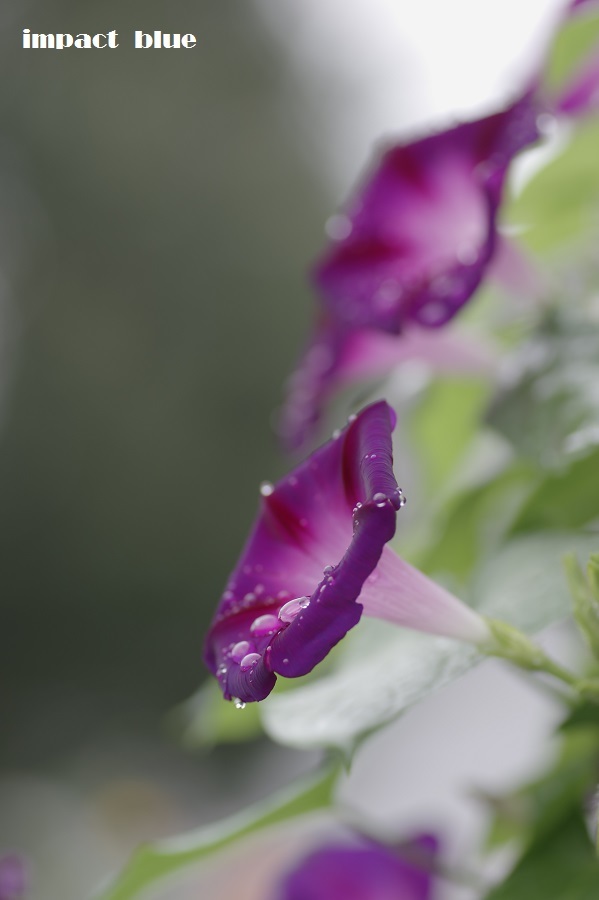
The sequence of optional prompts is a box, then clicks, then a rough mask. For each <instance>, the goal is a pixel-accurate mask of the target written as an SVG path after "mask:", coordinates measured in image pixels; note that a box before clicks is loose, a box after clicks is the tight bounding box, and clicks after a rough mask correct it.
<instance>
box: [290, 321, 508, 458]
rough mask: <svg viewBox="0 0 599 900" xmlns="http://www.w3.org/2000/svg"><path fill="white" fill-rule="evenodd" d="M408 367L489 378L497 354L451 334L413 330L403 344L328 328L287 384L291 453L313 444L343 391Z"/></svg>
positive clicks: (380, 335)
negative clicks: (333, 400)
mask: <svg viewBox="0 0 599 900" xmlns="http://www.w3.org/2000/svg"><path fill="white" fill-rule="evenodd" d="M407 362H420V363H423V364H424V365H425V366H426V367H427V369H429V370H430V371H432V372H435V373H454V374H455V373H461V374H466V375H482V376H487V375H489V374H490V373H491V372H492V371H493V368H494V364H495V362H496V354H495V351H494V348H493V347H492V346H491V345H490V344H489V343H487V342H486V341H484V340H483V339H482V338H480V337H479V338H477V339H476V340H475V339H473V338H469V337H467V336H465V335H461V334H458V333H456V332H455V331H454V330H453V329H451V328H447V329H428V328H421V327H418V326H413V325H410V326H408V327H407V328H406V329H405V331H404V332H403V333H402V335H401V337H400V338H399V339H398V338H397V337H396V336H395V335H391V334H388V333H387V332H384V331H378V330H377V329H374V328H346V327H344V326H343V325H335V324H333V323H331V322H328V323H323V324H321V325H320V326H319V327H318V328H317V329H316V331H315V334H314V335H313V337H312V339H311V341H310V343H309V345H308V347H307V349H306V351H305V352H304V354H303V356H302V359H301V361H300V363H299V365H298V367H297V369H296V371H295V372H294V373H293V375H292V376H291V377H290V378H289V380H288V382H287V396H286V398H285V403H284V405H283V408H282V410H281V413H280V416H279V422H278V432H279V436H280V438H281V440H282V442H283V444H284V445H285V447H286V448H287V449H289V450H298V449H299V448H300V447H302V446H303V445H304V444H305V443H306V442H307V441H308V440H309V438H310V437H311V435H312V433H313V431H314V429H315V427H316V425H317V423H318V422H319V420H320V418H321V415H322V410H323V409H324V407H325V404H326V403H327V401H328V400H329V398H330V397H331V396H333V395H334V394H335V393H337V392H338V391H340V390H341V389H342V388H344V387H346V386H348V385H352V384H356V383H358V382H360V381H364V380H374V379H377V378H383V377H384V376H386V375H388V373H389V372H390V371H392V370H393V369H396V368H397V367H399V366H401V365H402V364H403V363H407Z"/></svg>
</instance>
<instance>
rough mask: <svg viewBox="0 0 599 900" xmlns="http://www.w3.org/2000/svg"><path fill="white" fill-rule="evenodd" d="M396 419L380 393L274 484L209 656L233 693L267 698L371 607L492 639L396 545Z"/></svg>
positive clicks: (440, 629) (220, 613)
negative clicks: (398, 551) (392, 544)
mask: <svg viewBox="0 0 599 900" xmlns="http://www.w3.org/2000/svg"><path fill="white" fill-rule="evenodd" d="M394 425H395V414H394V412H393V410H392V409H391V408H390V407H389V406H388V405H387V403H385V402H384V401H381V402H379V403H374V404H372V405H371V406H368V407H366V408H365V409H364V410H362V412H361V413H359V415H357V416H353V417H352V418H351V420H350V422H349V423H348V425H347V427H346V428H344V429H343V430H342V431H340V432H338V433H337V434H336V435H335V436H334V437H333V438H332V440H330V441H329V442H328V443H326V444H325V445H324V446H322V447H321V448H320V449H318V450H317V451H316V452H315V453H313V454H312V455H311V456H310V457H309V458H308V459H307V460H306V461H305V462H304V463H302V464H301V465H300V466H298V467H297V468H296V469H295V470H294V471H293V472H292V473H291V474H290V475H288V476H287V477H286V478H283V479H282V480H281V481H280V482H279V483H278V484H277V485H276V486H273V485H270V484H269V485H263V487H262V501H261V507H260V511H259V515H258V519H257V521H256V523H255V525H254V528H253V530H252V533H251V535H250V537H249V540H248V542H247V544H246V546H245V548H244V550H243V553H242V555H241V558H240V560H239V562H238V564H237V566H236V568H235V570H234V572H233V575H232V577H231V579H230V581H229V583H228V584H227V587H226V590H225V592H224V594H223V596H222V598H221V600H220V603H219V605H218V608H217V611H216V615H215V617H214V620H213V622H212V625H211V627H210V630H209V633H208V637H207V641H206V649H205V660H206V664H207V665H208V668H209V669H210V670H211V671H212V672H213V673H214V674H215V675H216V677H217V679H218V681H219V684H220V686H221V688H222V691H223V694H224V696H225V698H226V699H232V698H235V699H236V700H237V701H238V702H242V703H245V702H247V701H251V700H262V699H263V698H264V697H266V696H267V695H268V694H269V693H270V692H271V690H272V689H273V687H274V685H275V681H276V678H277V674H280V675H286V676H289V677H297V676H300V675H305V674H307V673H308V672H311V671H312V669H313V668H314V667H315V666H316V665H317V664H318V663H319V662H321V660H323V659H324V658H325V656H326V655H327V654H328V653H329V651H330V650H331V649H332V647H334V646H335V644H337V643H338V642H339V641H340V640H341V639H342V638H343V637H344V635H345V634H346V633H347V632H348V631H349V630H350V629H351V628H353V627H354V625H357V623H358V622H359V620H360V617H361V615H362V613H363V612H365V613H366V614H367V615H371V616H376V617H379V618H383V619H386V620H388V621H391V622H395V623H396V624H399V625H405V626H407V627H410V628H416V629H418V630H421V631H429V632H432V633H435V634H443V635H447V636H450V637H456V638H459V639H463V640H469V641H473V642H474V643H483V642H485V641H486V640H487V639H488V637H489V631H488V628H487V625H486V624H485V622H484V621H483V619H481V618H480V617H479V616H478V615H477V614H476V613H475V612H474V611H473V610H471V609H469V608H468V607H466V606H464V605H463V604H462V603H460V601H459V600H457V599H456V598H455V597H453V596H452V595H451V594H449V593H448V592H447V591H445V590H444V589H443V588H441V587H440V586H439V585H436V584H435V583H434V582H432V581H430V579H428V578H427V577H426V576H424V575H423V574H422V573H420V572H418V571H417V570H416V569H413V568H412V567H411V566H409V565H408V564H407V563H406V562H404V561H403V560H402V559H400V557H399V556H397V555H396V554H395V553H393V552H392V551H391V550H390V549H389V548H387V547H386V544H387V543H388V542H389V541H390V540H391V538H392V537H393V536H394V534H395V525H396V517H397V512H398V510H399V509H401V507H402V505H403V502H404V501H403V497H402V492H401V490H400V489H399V488H398V486H397V482H396V480H395V476H394V474H393V457H392V448H391V432H392V430H393V427H394Z"/></svg>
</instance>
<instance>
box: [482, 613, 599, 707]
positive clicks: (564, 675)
mask: <svg viewBox="0 0 599 900" xmlns="http://www.w3.org/2000/svg"><path fill="white" fill-rule="evenodd" d="M486 621H487V625H488V626H489V630H490V632H491V640H490V641H488V642H487V643H486V644H484V645H482V646H481V650H482V651H483V652H484V653H486V654H487V655H488V656H498V657H501V658H502V659H508V660H510V662H513V663H514V664H515V665H517V666H519V667H520V668H521V669H527V670H528V671H533V672H546V673H547V674H548V675H553V677H554V678H557V679H558V680H559V681H562V682H564V684H567V685H568V687H570V688H572V689H573V690H574V691H576V693H578V694H580V695H581V696H582V697H584V698H585V699H587V700H592V701H594V702H596V703H599V681H596V680H593V679H585V678H579V677H578V676H577V675H574V673H573V672H570V671H569V670H568V669H566V668H564V666H561V665H560V664H559V663H557V662H555V660H553V659H551V657H549V656H547V654H546V653H545V651H544V650H542V649H541V647H539V646H538V644H535V643H533V641H531V640H530V638H528V637H527V636H526V635H525V634H523V633H522V632H521V631H518V629H517V628H513V627H512V626H511V625H508V624H507V623H506V622H500V621H499V620H497V619H487V620H486Z"/></svg>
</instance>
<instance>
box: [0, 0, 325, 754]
mask: <svg viewBox="0 0 599 900" xmlns="http://www.w3.org/2000/svg"><path fill="white" fill-rule="evenodd" d="M8 12H9V10H5V16H6V19H9V20H10V21H6V22H5V24H4V29H3V35H2V44H3V46H2V66H3V69H4V71H3V75H4V77H3V84H4V87H3V89H2V92H1V97H2V108H1V116H2V134H3V138H2V144H1V155H0V166H1V168H2V181H3V182H4V190H3V194H4V197H5V202H4V203H3V204H2V207H3V208H2V209H1V210H0V215H1V217H2V220H3V221H2V225H3V229H2V230H3V232H4V233H5V234H8V236H9V240H8V242H7V245H5V247H4V248H2V256H4V255H5V254H6V252H7V249H10V247H11V244H12V245H15V244H16V245H18V247H17V249H18V259H17V262H16V264H15V255H14V254H13V257H12V259H9V260H8V261H7V270H8V283H9V291H8V295H7V297H6V300H5V305H6V307H7V314H6V315H5V316H4V320H5V325H4V328H5V329H8V328H10V330H9V331H8V333H6V332H5V335H3V345H4V354H5V357H7V358H5V360H4V361H3V363H4V377H5V380H6V382H7V383H6V384H5V385H4V386H3V395H4V402H3V409H2V422H1V429H2V431H1V435H0V498H1V499H0V548H1V549H0V554H1V556H0V572H1V573H2V634H3V641H2V652H1V653H0V683H1V684H2V693H1V699H0V704H1V705H0V721H2V732H3V737H2V744H1V750H0V753H1V755H2V761H3V762H4V763H5V764H15V763H18V764H19V765H22V764H30V763H31V764H35V763H37V762H39V761H40V760H46V761H47V760H48V758H52V757H54V756H57V757H58V756H60V754H62V753H64V752H65V750H66V749H67V748H68V749H69V750H72V749H73V747H74V745H76V744H77V742H78V741H79V740H80V738H81V737H82V736H84V738H85V741H86V742H89V741H90V739H93V736H94V734H102V733H103V732H105V730H106V728H107V727H109V728H111V729H118V728H126V729H127V730H133V731H137V730H138V729H141V730H142V731H146V732H154V731H155V730H156V729H157V728H158V727H159V719H160V714H161V713H162V712H163V711H164V710H166V709H168V708H169V707H170V705H171V704H173V703H175V702H177V701H179V700H181V699H182V698H183V697H185V696H186V695H187V694H189V693H190V692H191V691H192V690H193V689H194V688H195V687H196V686H197V684H198V682H199V680H200V679H201V678H202V677H203V666H202V661H201V647H202V637H203V633H204V630H205V627H206V624H207V622H208V620H209V617H210V615H211V613H212V611H213V609H214V606H215V602H216V600H217V598H218V596H219V592H220V590H221V589H222V585H223V582H224V580H225V578H226V576H227V574H228V570H229V569H230V567H231V565H232V564H233V562H234V561H235V559H236V556H237V554H238V552H239V548H240V545H241V542H242V541H243V539H244V538H245V534H246V532H247V528H248V524H249V522H250V521H251V517H252V515H253V511H254V508H255V505H256V502H257V486H258V484H259V482H260V481H261V480H262V479H264V478H272V477H275V476H276V475H277V474H279V472H280V471H282V463H281V461H280V459H279V455H278V452H277V449H276V446H275V441H274V437H273V433H272V428H271V425H270V418H271V414H272V412H273V410H274V409H275V408H276V406H277V405H278V403H279V402H280V398H281V392H282V388H281V385H282V382H283V379H284V378H285V376H286V375H287V374H288V372H289V370H290V367H291V365H292V363H293V361H294V358H295V356H296V355H297V353H298V352H299V349H300V346H301V342H302V340H303V336H304V332H305V330H306V329H307V326H308V321H309V316H310V305H309V303H308V291H307V288H306V287H305V285H304V280H303V270H304V268H305V265H306V262H307V261H308V260H309V259H310V257H311V256H312V255H313V253H314V252H315V250H316V249H317V247H318V244H319V242H320V239H321V234H322V222H323V220H324V218H325V214H326V206H325V204H326V200H325V201H323V200H322V199H321V198H320V197H319V194H318V191H317V187H316V185H315V184H314V182H313V179H312V177H311V175H310V173H309V172H308V171H307V170H306V168H305V165H304V164H303V163H302V161H301V151H302V148H301V147H298V145H297V141H296V140H295V135H292V134H291V133H290V132H289V127H288V126H289V123H288V122H287V121H286V119H285V116H284V115H282V111H281V108H280V105H279V100H280V96H279V93H278V73H277V62H276V60H275V58H274V50H273V48H272V45H271V44H270V43H269V42H268V40H267V38H266V37H265V35H264V33H263V31H262V30H261V29H260V28H259V25H258V23H257V22H256V19H255V16H252V14H251V10H250V9H248V5H247V4H246V3H241V2H229V3H226V4H214V3H210V4H209V3H207V2H206V3H200V4H198V3H191V2H185V0H175V2H171V3H168V4H166V3H156V2H154V3H148V2H145V0H144V2H131V3H128V4H126V6H124V5H123V4H119V3H116V2H112V3H110V2H109V3H102V4H101V5H100V4H97V3H88V4H81V3H80V2H77V3H75V2H57V0H53V2H51V3H48V2H44V3H42V2H37V3H29V4H27V6H26V8H25V9H18V8H17V6H16V4H15V6H14V8H13V9H12V13H13V15H12V16H9V15H8ZM23 27H30V28H31V29H32V30H37V31H40V32H43V31H71V32H73V31H86V32H90V33H93V32H96V31H98V30H99V31H106V30H108V29H110V28H117V30H118V31H119V34H120V38H119V39H120V42H121V47H120V48H119V49H118V50H116V51H112V52H111V51H108V50H107V51H104V52H92V51H89V52H76V51H70V52H68V51H65V52H62V53H58V52H54V53H52V52H37V53H36V52H25V51H23V50H21V49H20V46H19V43H20V30H21V28H23ZM135 28H143V29H144V30H147V31H151V30H153V29H154V28H161V29H162V30H163V31H168V30H171V31H179V32H186V31H191V32H194V33H195V34H196V35H197V36H198V46H197V47H196V48H195V49H194V50H189V51H183V50H181V51H170V52H169V51H166V50H163V51H161V52H160V51H153V52H150V51H146V52H142V51H134V50H133V49H132V43H133V40H132V39H133V31H134V29H135ZM6 201H7V202H6Z"/></svg>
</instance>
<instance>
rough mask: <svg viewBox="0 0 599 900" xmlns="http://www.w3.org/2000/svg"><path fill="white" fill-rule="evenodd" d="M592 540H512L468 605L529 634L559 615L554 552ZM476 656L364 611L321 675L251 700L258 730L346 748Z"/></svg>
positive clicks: (481, 576) (585, 550)
mask: <svg viewBox="0 0 599 900" xmlns="http://www.w3.org/2000/svg"><path fill="white" fill-rule="evenodd" d="M595 547H596V539H595V538H594V537H592V536H591V537H589V536H588V535H579V534H576V533H565V534H556V533H551V534H541V535H538V534H535V535H527V536H525V537H521V538H518V539H517V540H514V541H512V542H510V543H509V544H507V545H506V546H505V547H504V548H502V549H501V550H500V551H499V552H498V553H497V554H496V555H495V556H494V557H493V559H491V560H490V561H488V562H487V563H485V564H484V565H483V566H482V567H481V568H480V570H479V571H478V572H477V574H476V578H475V582H474V586H473V588H472V596H473V597H475V598H476V601H477V602H476V603H473V605H476V606H477V608H479V609H480V610H481V611H482V612H484V613H485V614H486V615H488V616H490V617H493V618H497V619H504V620H505V621H507V622H509V623H511V624H512V625H514V626H516V627H517V628H521V629H523V630H525V631H528V632H531V633H534V632H536V631H539V630H540V629H541V628H544V627H545V626H547V625H549V624H551V623H552V622H555V621H558V620H560V619H563V618H565V617H566V616H567V615H568V612H569V606H570V599H569V593H568V589H567V586H566V583H565V579H564V576H563V572H562V570H561V558H562V556H563V555H564V553H566V552H568V551H569V550H574V551H575V552H578V553H580V554H584V555H585V556H586V555H588V554H589V552H591V550H593V549H595ZM479 659H480V656H478V655H477V654H476V652H475V651H474V650H473V649H472V648H471V647H469V646H467V645H465V644H461V643H459V642H456V641H451V640H448V639H444V638H435V637H432V636H431V635H425V634H419V633H416V632H412V631H408V630H407V629H401V628H397V627H396V626H393V625H389V624H387V623H384V622H378V621H373V620H369V619H365V618H364V619H363V620H362V621H361V622H360V624H359V625H358V627H357V628H356V629H355V630H354V631H353V632H350V634H349V635H348V636H347V637H346V638H345V639H344V640H343V642H342V644H341V645H340V650H339V654H338V657H337V664H336V667H335V669H334V670H333V671H332V672H331V673H330V674H328V675H327V676H326V677H324V678H322V679H320V680H318V681H315V682H313V683H311V684H309V685H305V686H303V685H301V686H298V687H296V688H295V689H293V690H288V691H286V692H285V693H284V694H281V695H279V696H277V695H272V696H271V697H269V698H268V699H267V700H266V701H264V702H263V703H261V704H260V711H261V714H262V720H263V723H264V727H265V729H266V731H267V733H268V734H269V735H270V736H271V737H272V738H273V739H274V740H276V741H278V742H279V743H282V744H288V745H290V746H294V747H300V748H314V747H336V748H338V749H340V750H341V751H342V752H343V753H344V754H346V755H350V754H351V753H352V752H353V750H354V749H355V747H356V746H357V745H358V743H359V742H360V741H361V740H362V739H363V738H364V736H365V735H367V734H369V733H370V732H371V731H374V730H376V729H377V728H380V727H381V726H382V725H384V724H385V723H387V722H389V721H391V720H392V719H394V718H395V717H396V716H398V715H399V714H400V713H401V712H403V711H404V710H405V709H407V708H408V707H409V706H411V705H412V704H414V703H416V702H417V701H418V700H420V699H421V698H423V697H425V696H426V695H427V694H428V693H430V692H431V691H433V690H436V689H438V688H439V687H441V686H442V685H444V684H446V683H447V682H449V681H451V680H452V679H454V678H455V677H457V676H458V675H459V674H461V673H462V672H464V671H465V670H466V669H468V668H469V667H470V666H472V665H473V664H474V663H475V662H476V661H477V660H479Z"/></svg>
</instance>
